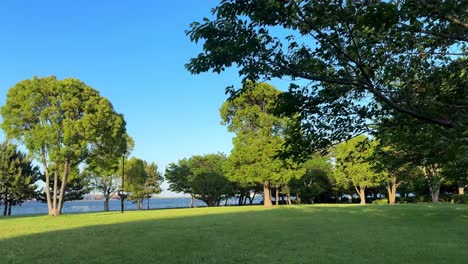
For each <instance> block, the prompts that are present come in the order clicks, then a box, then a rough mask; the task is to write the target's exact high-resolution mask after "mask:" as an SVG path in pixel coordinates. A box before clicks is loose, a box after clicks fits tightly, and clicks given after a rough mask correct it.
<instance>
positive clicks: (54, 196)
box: [49, 168, 58, 216]
mask: <svg viewBox="0 0 468 264" xmlns="http://www.w3.org/2000/svg"><path fill="white" fill-rule="evenodd" d="M57 190H58V173H57V168H55V171H54V187H53V190H52V215H53V216H57V215H58V214H57V193H58V192H57ZM49 214H50V212H49Z"/></svg>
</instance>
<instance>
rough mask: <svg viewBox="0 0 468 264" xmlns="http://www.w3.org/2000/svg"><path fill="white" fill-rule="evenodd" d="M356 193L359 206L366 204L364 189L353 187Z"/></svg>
mask: <svg viewBox="0 0 468 264" xmlns="http://www.w3.org/2000/svg"><path fill="white" fill-rule="evenodd" d="M355 188H356V191H357V193H358V194H359V199H360V200H361V202H360V203H359V204H366V187H361V186H359V187H355Z"/></svg>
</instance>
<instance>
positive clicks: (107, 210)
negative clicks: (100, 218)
mask: <svg viewBox="0 0 468 264" xmlns="http://www.w3.org/2000/svg"><path fill="white" fill-rule="evenodd" d="M104 212H109V197H104Z"/></svg>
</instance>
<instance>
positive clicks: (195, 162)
mask: <svg viewBox="0 0 468 264" xmlns="http://www.w3.org/2000/svg"><path fill="white" fill-rule="evenodd" d="M225 162H226V156H225V155H224V154H221V153H218V154H208V155H203V156H201V155H195V156H192V157H190V158H189V159H182V160H179V162H178V163H177V164H175V163H171V164H169V166H168V167H167V169H166V174H165V177H166V179H167V180H168V181H169V190H171V191H176V192H183V193H188V194H190V195H191V197H192V199H193V198H197V199H199V200H202V201H204V202H205V203H206V204H207V206H216V205H219V203H220V202H221V199H223V198H224V199H227V198H228V197H229V196H230V194H232V190H233V188H234V187H233V185H232V183H231V182H230V181H229V180H228V179H227V178H226V176H225V175H224V172H223V166H224V163H225ZM191 207H193V201H192V205H191Z"/></svg>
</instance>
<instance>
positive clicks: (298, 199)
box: [296, 194, 302, 204]
mask: <svg viewBox="0 0 468 264" xmlns="http://www.w3.org/2000/svg"><path fill="white" fill-rule="evenodd" d="M296 203H297V204H301V203H302V200H301V197H300V196H299V194H296Z"/></svg>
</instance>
